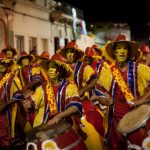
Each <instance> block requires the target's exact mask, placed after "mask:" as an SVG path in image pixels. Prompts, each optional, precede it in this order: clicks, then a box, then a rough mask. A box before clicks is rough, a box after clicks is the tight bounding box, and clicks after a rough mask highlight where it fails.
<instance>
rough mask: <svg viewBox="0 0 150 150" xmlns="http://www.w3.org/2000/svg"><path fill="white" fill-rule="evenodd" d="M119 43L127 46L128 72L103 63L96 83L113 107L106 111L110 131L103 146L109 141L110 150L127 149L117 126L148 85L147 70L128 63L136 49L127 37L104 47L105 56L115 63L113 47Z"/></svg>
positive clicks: (119, 37) (135, 63)
mask: <svg viewBox="0 0 150 150" xmlns="http://www.w3.org/2000/svg"><path fill="white" fill-rule="evenodd" d="M120 43H125V44H126V45H128V46H129V49H128V52H129V54H128V59H129V60H127V62H128V63H127V68H126V69H125V70H121V69H120V68H119V67H118V65H117V63H107V62H105V63H104V66H103V67H102V70H101V72H100V76H99V80H98V84H99V85H101V86H103V87H104V88H105V90H106V91H108V92H109V93H110V95H112V97H113V100H114V104H113V106H110V108H109V110H110V113H109V130H108V133H107V135H106V143H109V140H110V149H111V150H120V149H121V150H123V149H125V150H126V149H127V143H126V140H125V139H124V137H123V136H122V135H121V134H120V133H119V132H118V130H117V126H118V123H119V121H120V120H121V118H122V117H123V116H124V115H125V114H126V113H128V112H129V111H130V110H131V107H130V106H131V105H132V104H134V103H135V102H136V99H139V98H140V97H141V96H142V95H144V93H145V91H146V87H148V86H149V81H150V68H149V67H148V66H146V65H144V64H140V63H137V62H133V61H131V60H133V58H134V57H136V55H137V51H138V46H137V44H136V43H135V42H134V41H128V40H127V37H126V35H124V34H121V35H119V36H118V37H117V38H116V41H114V42H110V43H109V44H108V45H107V47H106V48H107V49H106V50H107V53H108V55H109V56H110V57H111V58H112V59H115V56H114V51H115V46H116V44H120ZM122 55H123V54H122ZM121 58H122V57H121ZM114 137H115V138H114ZM137 138H138V137H137Z"/></svg>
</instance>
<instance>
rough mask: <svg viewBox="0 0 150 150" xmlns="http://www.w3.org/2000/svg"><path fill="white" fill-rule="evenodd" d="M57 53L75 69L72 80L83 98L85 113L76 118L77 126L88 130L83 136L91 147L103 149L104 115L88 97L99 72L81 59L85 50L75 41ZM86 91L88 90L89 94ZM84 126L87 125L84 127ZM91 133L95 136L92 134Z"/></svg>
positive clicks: (81, 129)
mask: <svg viewBox="0 0 150 150" xmlns="http://www.w3.org/2000/svg"><path fill="white" fill-rule="evenodd" d="M57 53H60V54H61V55H63V56H64V57H65V58H67V60H68V64H69V65H70V66H71V68H72V69H73V71H74V73H73V75H72V80H73V81H74V82H75V83H76V85H77V87H78V90H79V94H80V97H81V98H82V105H83V109H84V115H83V118H81V121H80V120H78V119H77V120H75V122H77V124H78V126H79V127H77V128H78V129H79V130H80V131H82V132H86V134H87V135H88V136H87V137H85V136H83V137H82V138H83V139H84V140H85V143H86V145H87V147H88V148H89V149H103V148H102V147H103V146H102V145H103V137H104V134H105V128H104V126H103V117H104V116H103V113H102V112H100V111H99V110H98V108H97V107H96V106H95V105H93V104H92V103H91V102H90V101H89V99H88V96H89V93H88V92H90V91H91V90H92V89H93V88H94V86H95V84H96V82H97V73H96V72H95V71H94V70H93V69H92V67H91V66H89V65H87V64H85V63H84V62H82V61H80V59H81V58H82V57H83V55H84V52H83V51H82V50H81V49H79V48H78V45H77V44H76V43H75V42H69V43H68V44H67V46H66V47H64V48H63V49H60V50H58V51H57ZM85 92H87V95H86V94H85ZM79 124H81V125H79ZM83 124H84V125H83ZM82 126H86V127H85V128H82ZM79 130H78V131H79ZM91 133H92V135H94V137H92V136H91ZM79 134H80V133H79ZM80 135H81V134H80ZM81 136H82V135H81Z"/></svg>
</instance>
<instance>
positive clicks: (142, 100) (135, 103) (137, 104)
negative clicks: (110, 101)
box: [130, 98, 146, 107]
mask: <svg viewBox="0 0 150 150" xmlns="http://www.w3.org/2000/svg"><path fill="white" fill-rule="evenodd" d="M145 103H146V100H145V99H144V98H140V99H138V100H134V103H131V104H130V107H137V106H140V105H142V104H145Z"/></svg>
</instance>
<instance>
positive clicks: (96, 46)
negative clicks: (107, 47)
mask: <svg viewBox="0 0 150 150" xmlns="http://www.w3.org/2000/svg"><path fill="white" fill-rule="evenodd" d="M92 48H94V49H95V50H96V51H97V52H98V54H99V55H102V49H101V48H100V47H99V46H98V45H96V44H94V45H92Z"/></svg>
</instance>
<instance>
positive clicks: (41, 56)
mask: <svg viewBox="0 0 150 150" xmlns="http://www.w3.org/2000/svg"><path fill="white" fill-rule="evenodd" d="M39 58H40V59H42V60H45V61H47V60H49V58H50V55H49V53H48V52H47V51H43V52H42V54H41V55H40V56H39Z"/></svg>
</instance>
